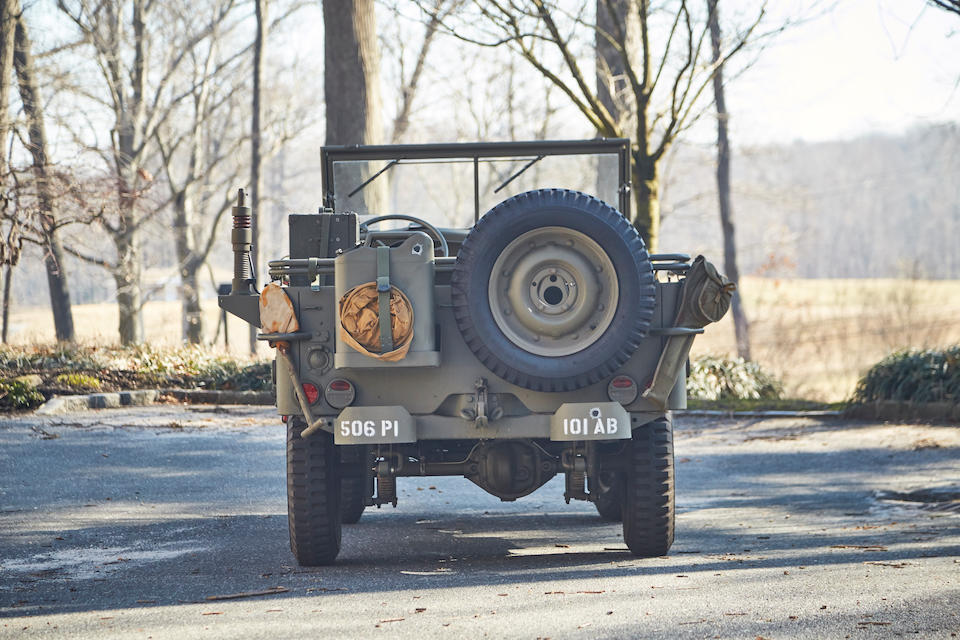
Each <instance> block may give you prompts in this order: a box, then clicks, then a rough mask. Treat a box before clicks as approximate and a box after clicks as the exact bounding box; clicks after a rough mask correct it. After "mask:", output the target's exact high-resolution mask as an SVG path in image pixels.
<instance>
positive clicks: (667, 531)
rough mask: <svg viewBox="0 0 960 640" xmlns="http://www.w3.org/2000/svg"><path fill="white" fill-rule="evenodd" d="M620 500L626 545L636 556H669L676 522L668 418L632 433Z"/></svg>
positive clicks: (671, 448) (671, 449) (671, 443)
mask: <svg viewBox="0 0 960 640" xmlns="http://www.w3.org/2000/svg"><path fill="white" fill-rule="evenodd" d="M622 486H623V495H622V497H621V500H622V502H621V512H622V515H623V541H624V542H626V543H627V547H628V548H629V549H630V552H631V553H633V555H635V556H640V557H643V558H652V557H657V556H662V555H666V553H667V550H669V549H670V545H671V544H673V528H674V518H675V506H674V471H673V425H671V424H670V419H669V418H666V417H664V418H660V419H658V420H654V421H653V422H648V423H647V424H645V425H643V426H642V427H637V428H636V429H634V430H633V437H632V438H631V441H630V444H629V463H628V465H627V473H626V478H625V482H624V484H623V485H622Z"/></svg>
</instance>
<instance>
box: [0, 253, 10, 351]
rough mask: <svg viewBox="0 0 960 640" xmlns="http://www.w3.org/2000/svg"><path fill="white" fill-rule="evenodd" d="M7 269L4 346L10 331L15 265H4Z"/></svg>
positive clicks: (3, 331) (4, 300)
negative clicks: (11, 293)
mask: <svg viewBox="0 0 960 640" xmlns="http://www.w3.org/2000/svg"><path fill="white" fill-rule="evenodd" d="M4 266H5V267H6V268H5V269H4V271H6V273H5V274H4V278H3V327H2V336H0V338H2V339H3V344H7V336H8V332H9V330H10V291H11V290H12V288H13V265H12V264H10V263H9V262H8V263H7V264H6V265H4Z"/></svg>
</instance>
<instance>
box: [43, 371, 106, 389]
mask: <svg viewBox="0 0 960 640" xmlns="http://www.w3.org/2000/svg"><path fill="white" fill-rule="evenodd" d="M53 383H54V384H55V385H57V386H58V387H66V388H68V389H72V390H74V391H100V389H101V387H102V386H103V385H101V384H100V380H98V379H97V378H95V377H93V376H88V375H87V374H85V373H61V374H59V375H56V376H54V378H53Z"/></svg>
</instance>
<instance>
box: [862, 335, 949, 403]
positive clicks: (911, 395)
mask: <svg viewBox="0 0 960 640" xmlns="http://www.w3.org/2000/svg"><path fill="white" fill-rule="evenodd" d="M876 400H901V401H908V402H957V401H960V345H958V346H953V347H947V348H945V349H927V350H922V351H921V350H910V351H899V352H897V353H893V354H891V355H889V356H887V357H886V358H884V359H883V360H881V361H880V362H878V363H877V364H875V365H873V367H871V368H870V370H869V371H867V373H866V375H865V376H863V377H862V378H861V379H860V381H859V382H857V388H856V390H855V391H854V394H853V402H854V403H857V404H863V403H866V402H874V401H876Z"/></svg>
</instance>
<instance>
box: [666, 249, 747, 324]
mask: <svg viewBox="0 0 960 640" xmlns="http://www.w3.org/2000/svg"><path fill="white" fill-rule="evenodd" d="M736 288H737V285H736V284H734V283H733V282H732V281H731V280H730V279H729V278H727V277H726V276H724V275H722V274H721V273H720V272H718V271H717V268H716V267H714V266H713V265H712V264H711V263H709V262H707V260H706V259H705V258H704V257H703V256H697V257H696V259H695V260H694V261H693V264H691V265H690V269H688V270H687V277H686V279H685V280H684V283H683V294H682V297H681V298H680V309H679V310H678V311H677V320H676V323H675V324H676V326H678V327H685V328H688V329H700V328H702V327H705V326H707V325H708V324H710V323H711V322H718V321H719V320H720V318H722V317H723V316H724V314H726V313H727V309H729V308H730V300H731V299H732V298H733V292H734V291H735V290H736Z"/></svg>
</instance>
